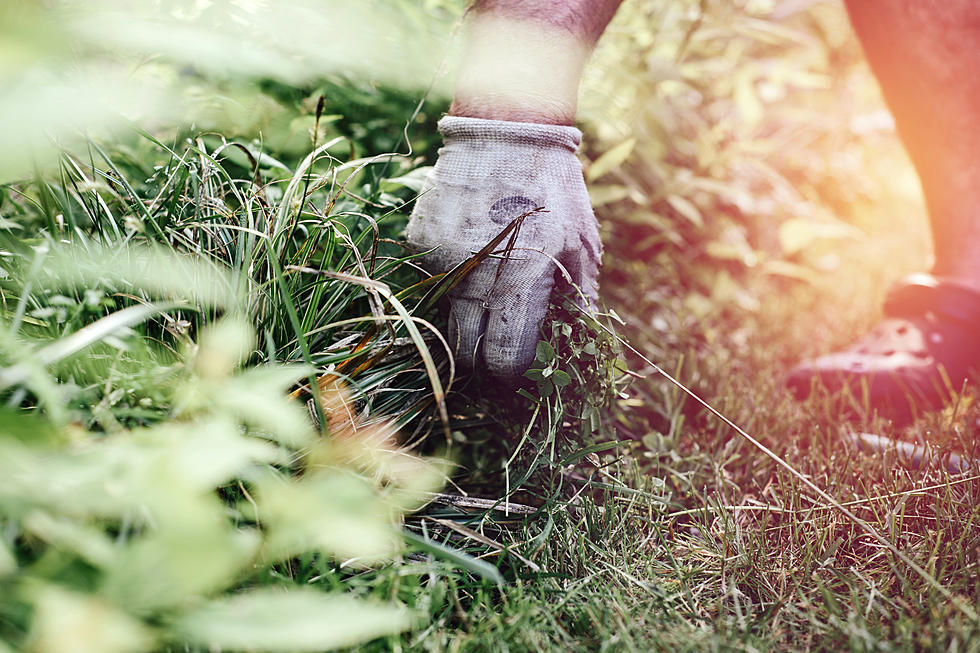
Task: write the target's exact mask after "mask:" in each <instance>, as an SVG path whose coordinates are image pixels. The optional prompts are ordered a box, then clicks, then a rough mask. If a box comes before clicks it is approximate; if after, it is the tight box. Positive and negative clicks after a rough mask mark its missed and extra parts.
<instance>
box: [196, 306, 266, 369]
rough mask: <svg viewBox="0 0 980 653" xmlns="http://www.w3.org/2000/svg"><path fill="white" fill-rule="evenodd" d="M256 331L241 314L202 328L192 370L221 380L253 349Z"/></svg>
mask: <svg viewBox="0 0 980 653" xmlns="http://www.w3.org/2000/svg"><path fill="white" fill-rule="evenodd" d="M254 346H255V333H254V331H253V330H252V327H251V325H250V324H248V322H247V321H245V319H244V318H242V317H226V318H224V319H222V320H219V321H218V322H216V323H214V324H212V325H210V326H209V327H208V328H206V329H204V330H203V331H202V333H201V336H200V338H199V339H198V344H197V353H196V355H195V357H194V370H195V371H196V372H197V373H198V374H200V375H201V376H203V377H206V378H213V379H221V378H224V377H226V376H228V375H229V374H231V373H232V372H233V371H234V370H235V369H236V368H237V367H238V366H239V364H240V363H241V362H242V360H243V359H244V358H245V357H246V356H248V355H249V354H250V353H251V352H252V348H253V347H254Z"/></svg>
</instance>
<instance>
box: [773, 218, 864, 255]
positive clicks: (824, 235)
mask: <svg viewBox="0 0 980 653" xmlns="http://www.w3.org/2000/svg"><path fill="white" fill-rule="evenodd" d="M862 235H863V232H862V231H861V230H860V229H858V228H857V227H854V226H852V225H849V224H847V223H845V222H839V221H833V222H831V221H823V220H821V221H817V220H806V219H804V218H791V219H789V220H786V221H785V222H783V223H782V224H780V225H779V244H780V246H781V247H782V250H783V253H785V254H787V255H789V254H795V253H796V252H800V251H803V250H804V249H806V248H807V247H810V246H811V245H813V244H814V243H816V242H817V241H818V240H824V239H831V240H840V239H843V238H860V237H861V236H862Z"/></svg>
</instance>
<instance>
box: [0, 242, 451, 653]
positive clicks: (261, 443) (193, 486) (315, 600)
mask: <svg viewBox="0 0 980 653" xmlns="http://www.w3.org/2000/svg"><path fill="white" fill-rule="evenodd" d="M131 247H132V246H131ZM66 253H67V254H69V255H68V256H64V257H61V259H60V262H59V259H58V257H57V256H56V255H52V256H51V257H50V258H49V259H48V261H47V265H46V266H45V272H44V273H43V274H42V273H40V272H39V271H38V270H37V269H35V270H34V273H35V274H34V276H28V277H27V278H25V279H23V280H22V282H23V283H24V285H26V286H28V287H33V288H35V289H36V290H35V292H37V291H38V290H40V289H41V288H44V287H47V288H49V289H51V290H54V289H58V288H60V287H63V286H64V285H66V284H72V283H77V282H78V281H79V277H80V275H79V274H77V273H76V271H75V270H73V269H72V266H73V265H77V266H80V267H82V268H83V269H85V268H87V269H88V270H93V269H98V268H100V267H101V268H102V269H104V270H105V275H106V276H107V277H110V278H111V277H112V276H113V275H114V274H123V275H124V276H126V277H127V279H128V281H129V282H130V283H131V284H132V285H133V286H136V287H142V288H146V287H150V288H154V289H155V293H154V294H162V295H169V296H170V297H171V298H173V301H177V302H178V303H179V302H180V301H181V300H179V299H177V298H183V297H188V296H189V295H190V296H192V295H194V294H195V293H194V292H193V290H191V291H190V292H189V290H188V288H189V286H188V283H187V279H188V277H189V276H192V277H194V278H196V279H197V282H196V284H195V286H196V287H197V288H198V289H201V288H203V289H205V293H204V294H205V295H209V294H210V295H212V296H214V295H215V294H217V295H223V296H224V297H225V298H233V297H234V296H235V293H234V291H233V289H234V284H233V280H232V278H231V277H230V275H228V274H226V273H222V272H220V271H216V270H215V268H213V267H212V266H211V265H209V264H207V263H193V264H192V263H190V262H189V261H188V260H186V259H179V258H176V257H174V256H173V255H169V256H167V255H163V254H160V253H156V254H154V253H153V252H148V251H141V250H139V249H136V248H132V253H133V254H134V259H138V260H143V259H148V260H149V261H151V262H152V265H151V266H149V267H143V269H142V272H139V271H137V270H136V269H135V267H130V269H126V270H120V269H119V268H118V261H112V260H111V259H110V260H109V261H108V262H107V256H106V252H104V251H101V250H99V249H98V248H95V249H92V250H91V251H89V252H85V251H82V250H80V249H78V248H75V249H72V250H70V251H68V252H66ZM81 278H82V279H83V283H84V275H81ZM209 283H213V284H215V285H217V286H218V288H219V291H218V292H217V293H209V292H207V289H208V285H209ZM190 287H191V288H193V286H190ZM220 289H224V290H223V291H222V290H220ZM173 301H171V302H169V304H172V303H173ZM143 307H145V308H147V309H149V310H146V311H142V312H140V313H139V315H137V316H136V317H135V318H133V319H131V320H129V322H130V324H128V325H127V324H125V323H120V322H118V319H119V318H120V317H121V316H124V315H125V314H126V313H127V311H132V310H133V308H143ZM226 309H228V312H227V313H226V317H223V318H221V319H220V320H218V321H216V322H213V323H212V324H211V325H210V326H209V327H208V328H206V329H205V330H203V331H201V332H200V337H199V338H198V339H197V340H196V341H194V340H191V339H188V338H184V339H183V342H182V344H181V346H180V350H181V351H180V352H179V353H178V352H170V353H162V352H159V351H157V352H156V353H155V354H154V356H153V357H152V361H153V363H154V364H153V365H152V366H150V365H149V364H148V360H147V359H146V358H141V354H140V349H139V347H138V345H139V344H141V342H142V343H143V347H152V346H153V345H152V344H151V343H145V342H143V341H142V340H141V339H140V338H138V337H137V336H136V333H135V332H134V331H133V330H132V329H131V328H129V327H133V326H135V323H137V322H141V321H143V320H146V319H148V318H149V317H150V315H153V314H156V313H158V312H161V311H163V310H166V307H164V306H160V305H156V306H154V305H143V306H139V305H137V306H134V307H131V308H129V309H122V310H119V311H115V312H112V313H110V314H109V315H107V316H106V317H103V318H101V319H99V320H96V321H95V322H92V323H90V324H89V325H87V326H85V327H84V328H81V329H78V330H74V331H73V332H72V333H70V334H66V335H63V336H62V337H61V338H59V339H57V340H55V341H54V342H53V343H52V344H49V345H47V346H45V347H43V348H41V349H40V350H35V351H34V352H30V350H29V349H28V352H24V351H23V349H24V347H25V346H26V343H25V342H24V341H23V340H21V338H20V337H18V335H17V333H16V331H17V324H16V320H15V321H14V323H11V322H10V321H9V320H7V321H5V333H4V340H5V343H4V348H3V349H4V357H5V358H6V359H7V360H8V361H11V362H8V363H6V364H5V365H4V366H3V368H2V369H0V377H2V385H3V386H5V387H6V392H5V394H6V396H7V397H8V398H9V400H8V407H7V408H5V409H4V411H3V413H2V415H0V420H2V425H0V475H2V477H3V478H4V483H3V484H2V487H0V522H2V523H3V540H2V545H3V548H2V551H3V569H2V571H0V588H2V591H0V596H2V597H3V599H2V600H0V624H2V625H0V639H2V640H4V641H6V642H8V643H9V644H10V645H12V646H15V647H17V648H23V649H25V650H31V651H37V652H48V651H52V652H53V651H59V652H63V651H79V652H81V651H86V652H92V653H95V652H97V651H98V652H103V651H141V650H151V649H152V650H155V649H157V648H158V647H165V646H168V645H196V646H200V647H202V648H207V649H211V650H214V649H220V650H227V649H240V648H249V649H251V648H254V647H258V648H260V649H261V650H270V651H271V650H279V651H298V650H304V651H320V650H325V649H328V648H335V647H338V646H346V645H350V644H353V643H355V642H357V641H360V640H363V639H371V638H374V637H377V636H379V635H382V634H386V633H392V632H397V631H399V630H402V629H404V628H407V627H409V626H410V625H411V624H412V623H413V620H414V617H413V616H412V615H411V614H409V613H408V612H407V611H405V610H404V609H402V608H399V607H398V606H396V605H382V604H377V603H367V602H363V601H359V600H355V599H353V598H350V597H347V596H343V595H340V594H338V595H334V596H328V595H325V594H321V593H313V592H310V591H300V590H278V591H275V592H271V591H269V590H249V589H247V588H248V587H249V586H251V585H252V584H253V581H252V579H254V578H255V577H256V576H257V575H261V574H262V573H263V570H264V569H267V568H269V567H271V566H274V565H277V564H280V563H281V562H282V561H284V560H288V559H290V558H292V557H294V556H296V555H298V554H300V553H304V552H318V553H320V554H322V555H326V556H336V557H339V558H341V559H350V558H355V559H356V561H357V564H359V565H363V564H367V563H371V562H373V561H377V560H380V559H384V558H386V557H388V556H390V555H391V554H392V553H394V552H395V551H397V549H398V542H399V541H400V538H399V536H398V531H397V529H396V525H397V521H398V517H399V515H400V514H401V512H402V511H404V510H407V509H411V508H413V507H415V506H416V505H417V504H416V503H415V502H416V501H417V500H418V499H417V497H418V496H419V494H418V493H419V491H420V490H431V489H434V488H435V487H436V486H438V484H439V483H440V479H441V472H440V471H439V469H438V467H435V466H433V465H432V464H431V463H427V462H424V461H422V460H421V459H418V458H412V457H406V455H405V454H404V453H403V452H400V451H397V450H396V449H394V448H393V446H394V443H393V442H392V441H391V439H390V434H391V428H390V427H388V426H385V425H383V424H377V425H370V424H361V432H360V437H358V438H351V437H349V436H348V437H347V438H345V439H343V441H341V442H338V441H337V440H336V439H329V438H326V437H323V436H320V435H317V434H316V433H315V431H314V429H313V426H312V424H311V422H310V420H309V417H308V415H307V413H306V411H305V410H303V408H302V405H301V404H299V403H297V402H294V401H289V400H288V399H287V398H286V397H285V396H284V394H283V391H284V390H285V389H286V388H287V387H289V386H291V385H293V383H294V382H295V381H296V380H298V379H299V378H301V377H303V376H305V375H306V374H308V371H309V370H307V369H305V368H303V367H300V366H289V365H266V366H261V367H253V368H252V369H248V370H245V371H238V368H239V366H240V362H241V361H242V359H243V358H244V357H247V356H248V355H249V354H250V352H251V351H252V349H253V346H254V342H253V335H252V327H251V326H250V325H249V324H248V322H247V321H246V320H245V319H244V318H243V316H242V315H241V313H239V312H237V310H236V307H235V306H234V304H230V305H226ZM25 317H26V316H23V315H21V318H22V319H23V318H25ZM11 328H13V332H12V331H11V330H10V329H11ZM79 341H81V342H79ZM97 343H101V344H102V345H103V347H102V350H101V351H100V352H99V353H98V355H96V354H93V353H91V352H84V351H83V350H84V349H86V348H87V347H88V346H91V345H94V344H97ZM69 345H71V346H69ZM59 348H60V349H59ZM53 349H54V350H56V351H52V350H53ZM133 350H135V355H134V354H133ZM79 353H81V354H82V355H81V356H80V360H79V361H77V362H76V364H75V365H74V366H72V367H70V368H62V369H64V370H66V371H65V372H64V375H63V376H49V375H48V374H47V373H46V371H45V370H44V368H43V364H45V363H49V364H51V363H57V362H60V361H61V360H65V359H69V358H71V357H72V356H75V355H76V354H79ZM144 354H145V352H144ZM131 356H133V357H134V358H135V359H136V360H137V361H138V362H139V363H141V364H142V365H143V366H144V368H145V371H146V373H147V374H148V375H150V376H152V377H153V381H154V383H153V384H152V386H149V385H148V386H146V387H144V388H139V387H138V384H136V387H134V385H133V381H134V377H133V376H132V375H129V374H126V373H125V371H124V370H125V365H126V360H127V359H128V358H130V357H131ZM102 357H106V358H111V359H112V362H111V363H109V364H108V365H106V364H100V363H99V361H98V359H99V358H102ZM11 359H13V360H11ZM13 361H17V362H13ZM79 366H81V367H88V368H89V369H88V370H87V373H85V374H84V376H86V377H88V378H87V379H86V381H87V382H89V383H93V382H94V383H102V384H104V385H105V387H106V393H105V395H104V396H103V398H102V400H101V401H100V402H99V403H98V404H96V405H90V406H88V410H90V411H91V414H92V418H93V419H94V422H95V424H97V425H98V426H99V428H95V429H86V428H84V427H83V422H79V421H77V420H78V418H79V417H81V415H79V414H78V412H77V411H73V412H72V413H65V412H64V411H63V410H62V409H57V410H56V408H59V407H60V406H61V405H62V402H63V401H64V398H65V397H68V396H71V395H72V394H74V393H75V391H76V388H74V387H73V386H74V384H75V382H76V381H81V379H80V378H79V377H80V376H83V375H81V374H79V373H78V371H79V369H80V368H79ZM18 370H23V372H18ZM68 370H71V371H72V373H69V372H68ZM100 373H101V374H100ZM100 376H101V378H98V377H100ZM16 388H20V390H15V391H14V392H13V394H10V391H11V390H12V389H16ZM28 389H29V390H30V391H32V392H33V394H35V395H36V396H37V397H38V398H39V399H41V400H42V403H43V405H44V406H45V407H46V408H47V409H48V410H46V411H45V412H28V411H23V410H21V411H15V410H13V409H12V406H15V405H16V403H17V402H18V401H23V400H24V397H25V393H24V390H28ZM141 390H149V392H142V391H141ZM331 392H332V394H331V395H329V396H327V397H325V399H324V407H325V409H327V412H328V415H330V416H331V418H332V420H333V425H334V428H333V429H332V430H331V435H333V436H334V438H337V437H340V436H342V435H343V433H344V427H343V424H345V423H346V424H351V423H352V422H351V420H353V419H355V418H354V417H352V416H351V414H350V412H349V409H348V406H349V403H348V401H347V400H345V399H344V397H343V395H342V394H338V393H341V390H340V388H339V387H335V388H333V389H332V390H331ZM121 395H122V396H127V398H128V399H129V400H130V401H132V407H133V408H137V407H138V408H140V409H142V410H143V411H144V412H146V413H153V412H155V413H157V414H158V420H157V421H158V422H159V423H157V424H156V425H154V426H149V427H139V426H137V427H127V426H125V424H124V422H126V421H131V420H127V419H126V417H127V416H128V417H132V415H127V411H125V410H119V407H118V405H117V404H118V402H119V400H120V399H121V398H122V397H121ZM340 411H343V412H342V415H341V414H339V412H340ZM333 413H338V414H333ZM137 421H140V420H137ZM375 431H377V432H378V433H380V434H382V437H380V438H378V437H373V436H371V435H370V434H371V433H373V432H375ZM375 476H377V480H376V481H375V480H372V479H373V478H374V477H375ZM222 499H224V500H222ZM232 589H235V590H238V591H241V590H244V591H243V592H242V593H236V596H235V597H234V598H224V599H223V598H220V597H218V595H220V594H221V592H223V591H227V590H232ZM215 597H217V598H215ZM243 638H250V639H248V641H247V643H246V639H243Z"/></svg>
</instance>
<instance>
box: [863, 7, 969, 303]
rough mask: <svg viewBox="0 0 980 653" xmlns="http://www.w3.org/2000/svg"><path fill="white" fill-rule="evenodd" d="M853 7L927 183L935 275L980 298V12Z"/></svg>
mask: <svg viewBox="0 0 980 653" xmlns="http://www.w3.org/2000/svg"><path fill="white" fill-rule="evenodd" d="M846 4H847V9H848V12H849V13H850V16H851V23H852V25H853V26H854V30H855V31H856V32H857V35H858V38H859V39H860V41H861V45H862V47H863V48H864V52H865V55H866V56H867V58H868V62H869V63H870V64H871V69H872V70H873V71H874V73H875V75H876V77H877V78H878V83H879V84H880V85H881V89H882V92H883V94H884V96H885V100H886V102H887V103H888V107H889V108H890V109H891V112H892V115H894V117H895V125H896V127H897V129H898V133H899V136H900V137H901V139H902V142H903V143H904V145H905V147H906V149H907V150H908V152H909V156H910V157H911V159H912V162H913V164H914V165H915V168H916V171H917V172H918V173H919V179H920V180H921V182H922V189H923V192H924V194H925V198H926V205H927V207H928V209H929V216H930V221H931V226H932V234H933V248H934V252H935V266H934V268H933V273H934V274H936V275H939V276H943V277H947V278H950V279H953V280H956V281H958V282H960V283H964V284H967V285H969V286H972V287H973V288H975V289H977V290H980V2H977V1H976V0H847V2H846Z"/></svg>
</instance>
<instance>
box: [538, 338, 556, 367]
mask: <svg viewBox="0 0 980 653" xmlns="http://www.w3.org/2000/svg"><path fill="white" fill-rule="evenodd" d="M535 357H536V358H537V359H538V360H539V361H541V362H542V363H550V362H551V361H553V360H555V348H554V347H552V346H551V344H550V343H549V342H548V341H546V340H539V341H538V344H537V347H536V351H535Z"/></svg>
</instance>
